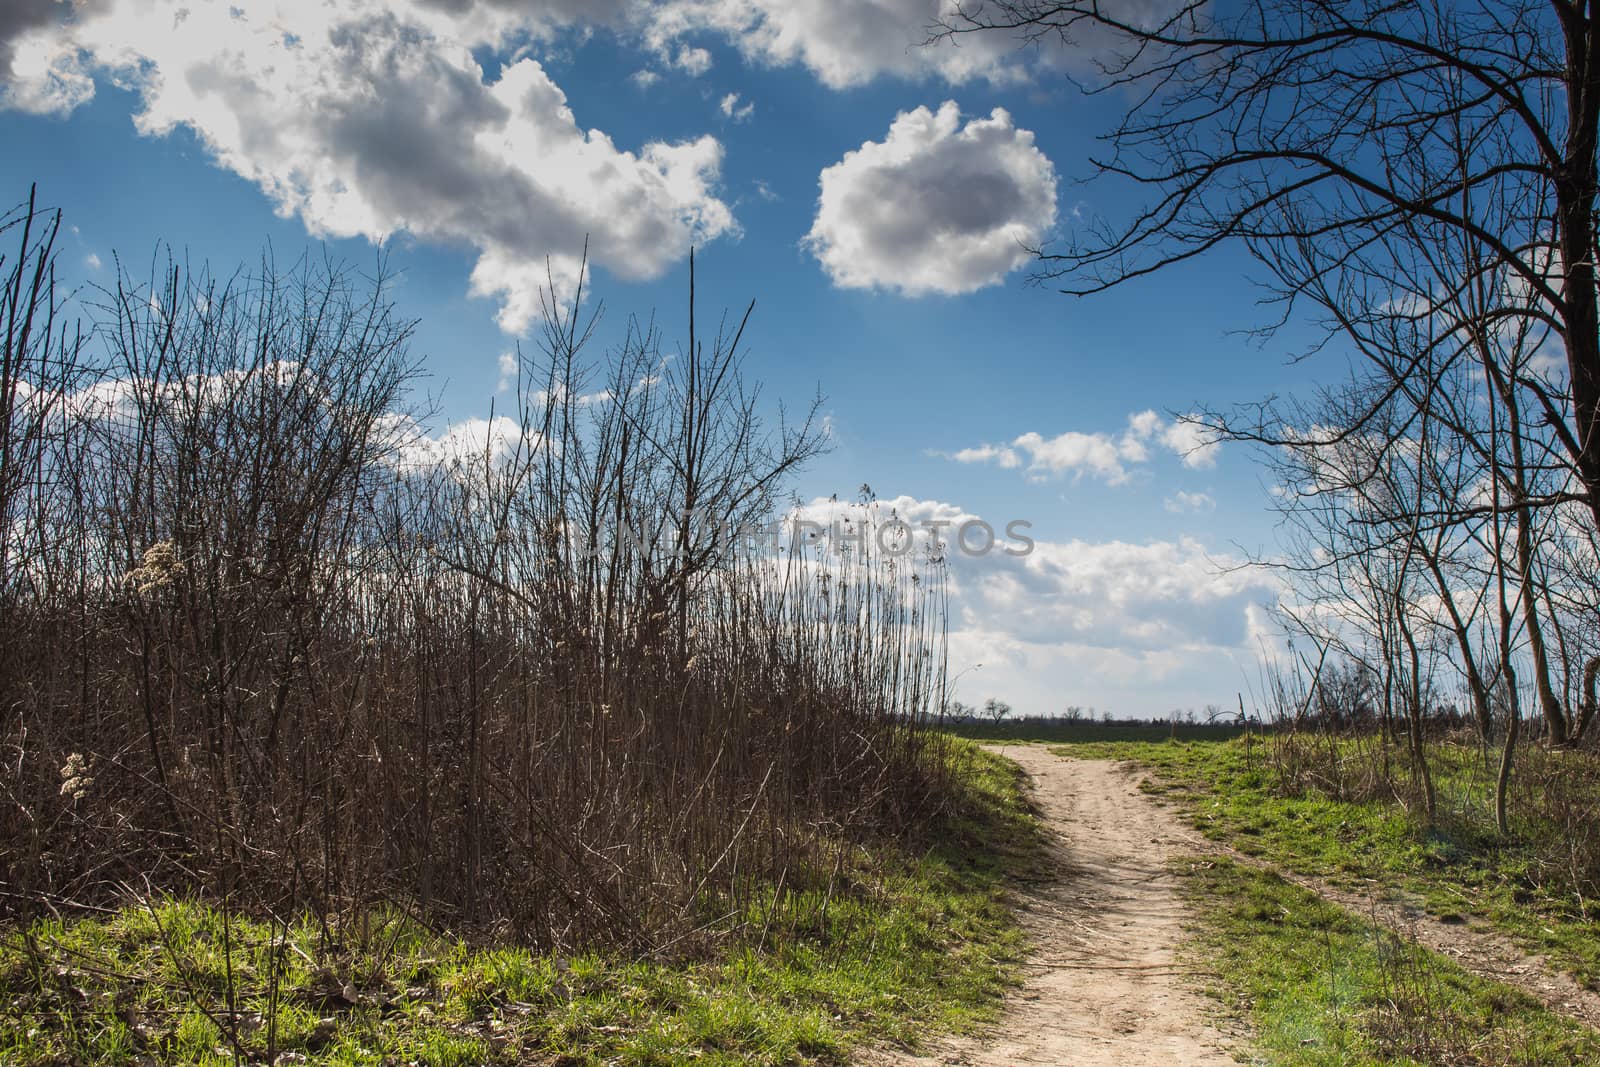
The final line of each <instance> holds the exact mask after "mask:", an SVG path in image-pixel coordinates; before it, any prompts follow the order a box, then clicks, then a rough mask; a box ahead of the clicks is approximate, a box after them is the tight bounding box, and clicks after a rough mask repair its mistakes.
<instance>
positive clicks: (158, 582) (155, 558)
mask: <svg viewBox="0 0 1600 1067" xmlns="http://www.w3.org/2000/svg"><path fill="white" fill-rule="evenodd" d="M185 573H186V571H185V570H184V566H183V560H181V559H179V558H178V546H176V545H174V544H173V543H172V542H171V541H157V542H156V543H155V544H153V545H151V546H150V547H149V548H147V549H145V550H144V556H143V558H142V559H140V561H139V565H138V566H137V567H135V568H133V569H132V570H130V571H129V572H128V573H127V574H125V575H123V578H122V580H123V581H124V582H126V583H127V584H128V585H131V586H133V588H134V589H136V590H138V591H139V592H140V593H154V592H158V591H160V590H162V589H169V588H171V587H172V586H173V585H175V584H176V583H177V582H178V580H179V579H180V578H182V577H183V576H184V574H185Z"/></svg>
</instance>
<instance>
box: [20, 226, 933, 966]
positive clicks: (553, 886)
mask: <svg viewBox="0 0 1600 1067" xmlns="http://www.w3.org/2000/svg"><path fill="white" fill-rule="evenodd" d="M56 225H58V221H57V220H55V219H52V218H50V217H48V216H46V215H44V214H43V213H40V212H37V211H35V210H34V208H33V205H32V203H31V202H30V204H29V205H28V206H27V207H26V208H24V209H21V210H19V211H18V212H16V213H14V214H13V215H12V216H10V217H9V218H8V220H7V222H6V226H5V230H4V232H5V233H6V234H7V235H8V236H13V237H16V238H18V239H19V244H20V248H21V252H20V255H18V256H16V257H14V258H13V259H12V260H11V261H10V263H9V268H10V271H11V277H10V279H9V281H8V284H7V292H8V294H11V299H10V301H9V303H8V304H6V305H5V307H4V308H3V310H0V316H4V317H5V321H4V322H0V327H4V329H3V331H0V332H3V336H4V338H5V344H6V348H5V351H4V356H5V365H4V378H3V379H0V386H3V389H0V397H3V398H4V401H5V404H6V407H5V409H4V412H3V414H4V422H3V424H0V430H3V432H4V434H5V437H4V440H5V445H6V451H5V453H4V458H3V460H0V530H4V531H5V532H6V536H5V538H4V541H3V547H0V762H3V765H4V772H3V773H0V857H3V863H4V875H3V877H4V882H5V886H4V891H5V893H6V898H5V902H6V906H7V908H8V909H10V910H11V911H13V912H17V913H25V912H27V911H29V910H32V909H36V908H38V907H41V906H45V905H50V906H60V905H63V904H75V903H87V902H93V901H95V900H99V899H102V898H104V897H107V896H110V895H116V894H118V893H120V892H122V891H123V890H124V889H125V888H126V887H128V886H130V885H131V886H136V887H138V888H141V889H142V888H144V887H146V886H151V887H154V888H156V889H160V890H170V891H175V892H205V893H212V894H220V895H225V896H226V897H228V898H229V899H230V900H232V901H234V902H236V903H241V904H248V905H252V906H256V907H259V908H263V909H267V910H271V911H273V912H276V913H279V914H284V913H287V911H288V910H290V909H294V908H301V907H311V908H313V909H316V910H318V911H322V912H324V913H326V912H328V911H331V910H334V909H339V908H356V909H359V908H360V907H362V906H364V905H365V904H368V903H370V902H372V901H374V900H380V899H381V900H391V901H397V902H401V903H402V904H403V905H404V906H405V907H407V908H410V909H415V910H417V911H418V912H419V913H420V914H422V915H424V916H426V917H428V918H429V919H430V920H431V921H435V922H440V923H447V924H454V925H458V926H463V925H466V926H470V925H477V926H488V925H491V924H492V925H493V926H495V928H496V929H499V930H502V931H503V932H508V933H511V934H513V935H514V936H517V937H519V938H521V939H523V940H525V941H528V942H530V943H534V944H539V945H564V944H570V943H573V942H578V941H583V942H594V941H611V942H620V943H624V944H627V945H629V946H632V947H634V948H636V949H639V950H642V951H657V952H661V951H668V950H669V949H670V950H674V951H679V950H682V949H684V948H685V947H688V946H692V945H693V944H694V943H695V940H696V936H695V935H696V932H697V931H702V930H706V929H714V928H720V926H722V925H725V922H724V920H725V919H726V917H727V916H729V915H732V914H736V913H739V912H740V911H741V909H742V907H743V906H744V904H745V903H746V902H748V901H750V900H751V899H753V896H754V894H757V893H761V892H770V885H771V884H772V883H773V881H774V880H787V881H788V884H791V885H793V884H804V883H807V882H812V881H815V882H818V883H819V884H824V885H825V884H827V883H828V870H829V869H830V866H831V865H832V864H833V863H834V860H835V856H834V853H835V850H836V849H837V848H838V847H840V842H845V841H850V840H853V839H858V838H860V837H861V836H863V835H867V834H873V833H880V832H895V831H896V830H897V829H898V828H900V827H902V826H904V825H905V824H906V823H908V822H909V821H911V820H914V819H916V818H918V817H919V814H920V813H923V812H925V811H926V810H928V808H929V806H930V805H932V804H935V803H937V802H938V798H939V790H940V788H941V782H942V781H943V776H944V755H943V750H942V748H941V746H940V744H939V743H938V741H937V740H936V738H935V736H934V735H932V734H930V732H928V731H927V730H925V729H924V728H923V723H924V712H925V710H926V709H927V708H929V707H938V706H941V704H942V694H941V693H940V689H941V687H942V680H943V674H944V663H943V652H942V648H943V625H944V624H943V615H942V604H943V599H942V590H941V578H940V574H941V566H940V561H939V560H938V559H937V558H928V557H924V558H922V559H920V560H913V559H911V558H909V557H906V558H901V559H879V558H875V556H874V554H873V549H872V548H871V545H870V543H869V544H868V545H867V546H866V548H865V549H864V550H863V551H860V552H857V553H856V554H854V555H850V556H847V557H837V556H823V555H821V554H819V553H816V552H813V551H812V550H811V549H809V548H807V547H806V546H803V545H801V546H794V545H790V546H787V547H786V548H782V549H778V550H773V549H771V548H770V547H769V548H767V549H764V550H762V551H758V552H753V553H752V552H746V553H741V552H738V551H735V550H734V548H735V546H733V545H732V544H730V543H729V541H728V539H727V538H726V537H725V536H722V532H723V531H725V530H726V529H727V528H730V527H733V526H737V525H739V524H748V523H750V522H752V521H755V520H757V519H760V518H762V517H763V516H768V515H771V514H772V513H773V512H774V511H775V510H777V509H779V508H781V506H782V504H783V495H782V494H783V493H784V491H785V485H786V480H787V478H788V476H789V475H790V474H792V473H793V471H795V470H796V469H798V467H799V466H800V465H801V464H803V463H804V462H805V461H806V460H807V459H809V458H810V457H811V456H813V455H814V454H815V453H816V452H817V451H818V449H819V448H820V447H821V445H822V443H823V439H822V435H821V434H820V432H819V429H820V427H819V424H818V422H817V421H816V419H815V414H816V409H815V407H813V408H812V409H811V410H810V411H809V412H808V413H804V414H803V415H802V416H801V417H800V418H799V419H798V420H786V419H784V418H783V417H782V415H781V414H780V417H779V419H778V420H777V421H776V422H775V423H774V424H771V425H769V424H768V423H766V422H764V421H763V418H762V411H763V409H762V407H761V406H760V405H759V404H758V403H757V397H756V393H757V390H755V389H754V388H753V387H752V386H750V385H748V384H747V383H746V382H745V380H744V379H743V377H742V373H741V366H742V353H741V344H742V335H743V330H744V324H743V322H739V323H738V324H737V326H736V328H732V327H731V324H730V326H729V328H725V329H719V330H718V332H717V333H716V336H715V337H714V338H712V339H710V340H709V341H707V340H705V339H702V338H700V337H698V336H697V334H696V325H695V323H694V321H693V311H692V307H693V296H692V280H691V323H690V333H689V342H688V344H687V345H686V346H685V347H684V348H683V349H682V350H681V351H678V352H677V353H675V358H673V359H670V360H669V359H667V358H666V356H665V353H664V352H663V351H662V347H661V344H660V340H659V336H658V335H657V333H656V331H655V330H654V328H653V327H645V326H637V325H634V326H630V329H629V331H628V334H627V339H626V341H625V342H624V343H623V344H622V345H621V347H620V348H619V349H618V350H617V351H616V352H614V353H612V354H611V356H610V357H609V358H608V359H606V360H603V361H591V360H589V359H588V358H587V357H585V355H584V351H585V346H586V344H588V342H589V339H590V333H591V329H592V325H593V320H592V319H586V318H582V317H581V315H580V312H579V311H578V310H576V308H577V306H578V304H579V301H578V300H577V299H576V296H574V299H573V300H572V303H571V305H570V307H568V306H563V305H559V304H558V303H557V302H556V301H555V300H554V299H553V298H552V299H551V301H550V307H549V308H547V315H546V320H545V321H546V322H547V323H548V326H547V329H546V332H545V334H544V337H543V339H542V343H541V345H540V348H539V351H538V353H537V354H535V355H530V356H527V357H525V358H524V359H523V360H522V365H521V369H520V371H521V372H520V374H519V384H518V388H517V392H516V403H515V404H514V405H513V408H512V410H510V411H509V412H501V413H499V414H498V415H496V417H495V418H493V419H492V420H491V422H490V423H489V426H490V429H489V431H488V432H486V433H480V434H479V435H478V436H470V435H468V434H465V433H462V434H458V435H456V437H455V441H456V442H457V444H456V445H455V446H454V447H448V446H445V445H440V444H439V443H438V442H430V441H429V440H427V439H426V438H424V437H422V436H421V434H420V431H419V429H418V427H419V426H420V423H419V421H418V418H419V413H418V412H416V411H414V410H413V409H412V407H411V404H412V401H411V395H412V391H413V386H414V383H415V379H416V375H417V364H416V362H415V360H414V359H413V358H412V357H411V356H410V354H409V347H408V345H409V340H410V337H411V332H412V324H411V323H409V322H407V321H405V320H403V319H400V318H399V317H397V315H396V313H395V311H394V308H393V307H392V305H391V304H390V303H389V301H388V298H387V295H386V288H385V280H384V278H383V276H382V275H381V273H380V275H379V276H378V277H377V278H375V279H368V278H363V277H361V276H359V275H357V274H355V273H354V272H351V271H349V270H347V269H343V268H340V267H337V266H334V265H330V264H327V263H319V262H314V261H309V260H308V261H302V262H300V263H297V264H295V265H294V266H293V267H292V268H291V269H289V270H286V271H280V270H278V269H276V268H275V267H274V266H273V265H272V264H271V263H266V264H263V265H262V266H261V268H260V269H258V270H256V271H253V272H249V273H243V274H240V275H237V276H234V277H232V278H229V279H216V278H212V277H210V276H208V275H206V274H205V273H204V272H200V273H198V274H190V273H188V272H186V271H184V270H181V269H179V268H177V267H169V269H168V270H167V271H165V272H164V273H163V274H161V275H160V276H159V277H158V278H157V280H156V281H155V282H154V283H152V284H150V285H136V284H134V283H132V282H131V281H129V280H128V279H127V278H126V277H125V276H124V277H121V278H120V279H119V281H118V283H117V284H116V285H115V286H114V287H113V288H111V289H108V290H106V291H104V292H103V293H102V294H101V295H100V298H99V299H98V301H97V302H96V304H95V305H94V306H93V308H92V315H93V322H92V330H91V331H90V332H89V333H88V334H85V335H82V336H80V335H79V334H78V333H77V332H75V331H74V330H72V329H71V328H63V327H61V326H60V324H59V323H58V322H55V321H54V320H53V319H52V318H51V316H53V315H54V314H55V312H54V304H53V299H54V297H53V287H52V283H51V273H50V263H51V259H52V255H53V245H52V240H53V235H54V232H55V231H54V227H55V226H56ZM41 233H42V234H44V237H43V238H41V236H40V235H41ZM691 270H692V268H691ZM19 293H20V297H19V296H18V295H17V294H19ZM30 327H31V328H30ZM84 336H88V337H90V338H91V340H90V341H88V342H86V341H84V340H83V337H84Z"/></svg>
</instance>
